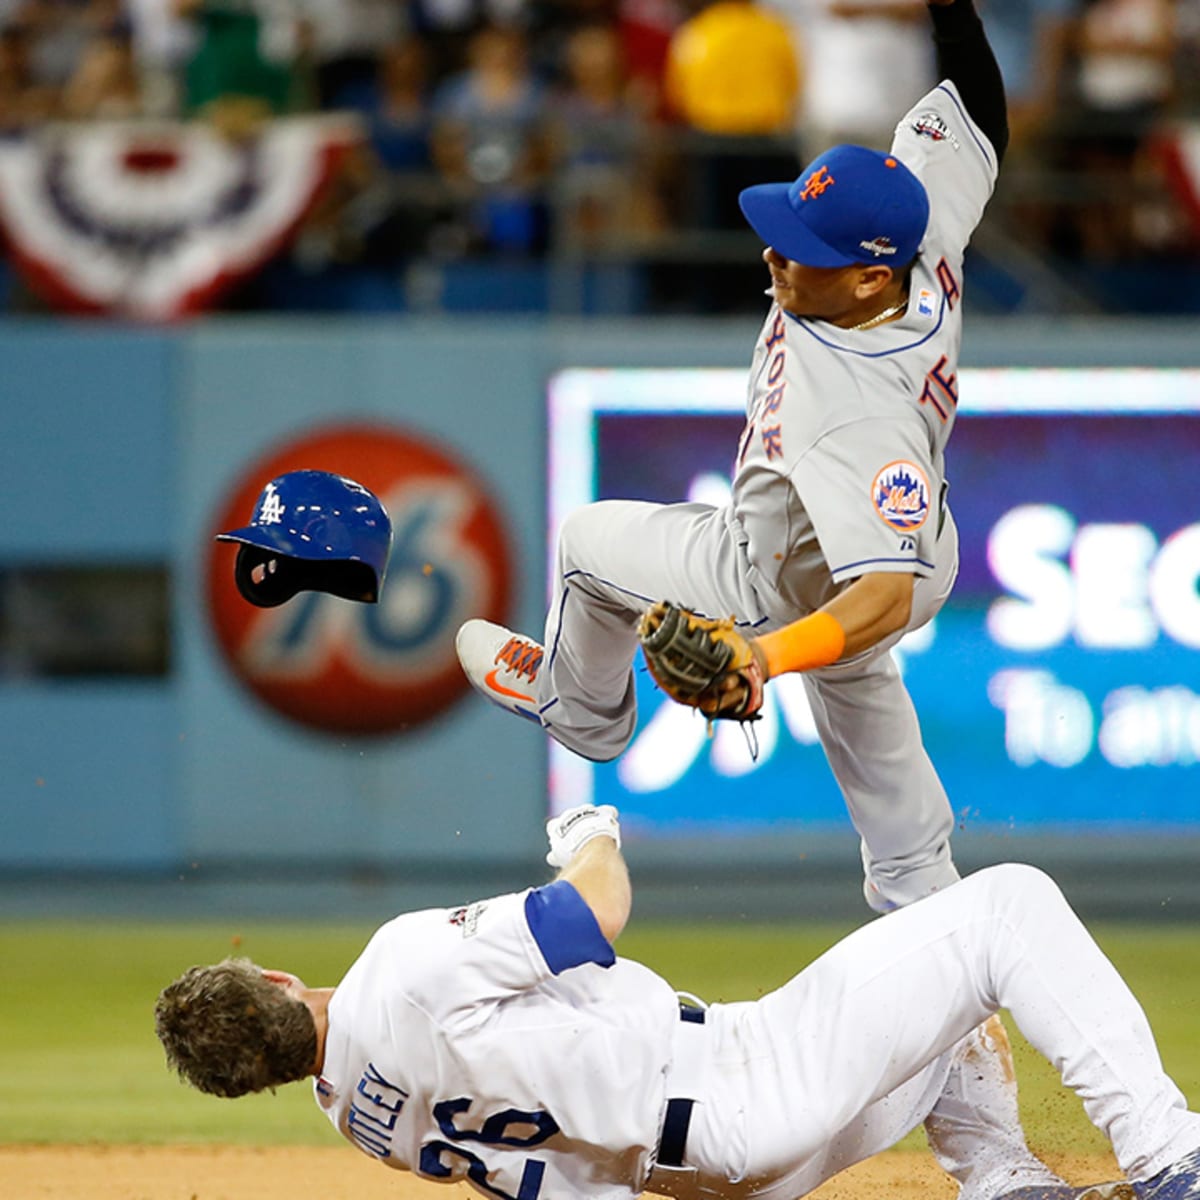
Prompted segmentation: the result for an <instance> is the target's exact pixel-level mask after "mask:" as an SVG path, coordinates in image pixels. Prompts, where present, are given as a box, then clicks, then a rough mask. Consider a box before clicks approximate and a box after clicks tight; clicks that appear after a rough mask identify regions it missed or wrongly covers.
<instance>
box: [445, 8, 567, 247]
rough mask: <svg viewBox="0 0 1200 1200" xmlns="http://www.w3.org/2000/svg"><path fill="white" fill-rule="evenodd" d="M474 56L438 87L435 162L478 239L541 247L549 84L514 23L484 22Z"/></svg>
mask: <svg viewBox="0 0 1200 1200" xmlns="http://www.w3.org/2000/svg"><path fill="white" fill-rule="evenodd" d="M468 60H469V65H468V67H467V68H466V69H465V70H464V71H461V72H458V73H456V74H454V75H452V76H451V77H450V78H449V79H447V80H446V81H445V82H444V83H443V84H442V85H441V86H440V87H439V88H438V90H437V91H436V92H435V94H434V98H433V127H432V141H431V145H432V149H433V158H434V163H435V165H436V166H437V168H438V170H439V172H440V173H441V175H442V177H443V179H444V180H445V181H446V182H447V183H448V184H449V185H450V187H451V188H452V189H453V190H454V192H455V193H456V194H457V196H458V197H459V198H460V200H461V201H462V202H463V204H464V206H465V209H466V212H467V214H468V220H469V223H470V227H471V233H472V235H473V240H474V242H475V243H476V244H477V245H479V246H480V247H481V248H486V249H489V250H500V251H507V252H515V253H521V254H524V253H530V252H535V251H538V250H540V249H542V248H543V246H544V243H545V236H546V208H545V187H546V182H547V176H548V172H549V167H550V153H549V151H550V139H549V113H548V109H547V103H546V90H545V88H544V86H543V84H542V82H541V81H540V80H539V79H538V78H537V77H536V76H535V75H534V74H533V72H532V71H531V69H530V67H529V58H528V50H527V46H526V40H525V36H524V34H523V33H522V32H521V31H520V30H519V29H516V28H514V27H501V26H494V25H493V26H487V27H485V28H483V29H481V30H480V31H479V32H478V33H476V34H475V35H474V37H473V38H472V39H471V42H470V46H469V50H468Z"/></svg>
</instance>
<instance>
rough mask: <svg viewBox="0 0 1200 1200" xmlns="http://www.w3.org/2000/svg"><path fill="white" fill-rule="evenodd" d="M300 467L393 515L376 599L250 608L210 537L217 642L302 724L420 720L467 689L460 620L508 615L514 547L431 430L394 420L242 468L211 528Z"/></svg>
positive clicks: (372, 727) (344, 431)
mask: <svg viewBox="0 0 1200 1200" xmlns="http://www.w3.org/2000/svg"><path fill="white" fill-rule="evenodd" d="M308 469H312V470H314V471H329V472H334V473H336V474H338V475H344V476H346V477H349V478H352V479H354V480H357V481H358V482H359V483H361V484H362V485H363V487H365V488H369V489H370V491H371V492H373V493H374V494H375V495H376V496H377V497H378V498H379V500H380V501H381V502H382V503H383V506H384V507H385V508H386V510H387V512H388V514H389V515H390V517H391V523H392V546H391V555H390V558H389V559H388V563H387V573H386V577H385V578H384V582H383V586H382V589H381V590H380V592H379V597H378V602H377V603H375V604H360V603H354V602H353V601H352V600H347V599H342V598H340V597H339V596H337V595H330V594H328V593H327V592H322V591H316V590H312V591H309V590H305V591H299V592H297V593H296V594H295V595H294V596H292V597H291V598H290V599H288V600H286V601H285V602H284V603H280V604H278V605H276V606H274V607H269V608H260V607H255V606H254V605H253V604H249V603H247V601H246V600H245V599H244V598H243V596H242V595H241V594H240V593H239V591H238V587H237V584H236V582H235V578H234V560H235V557H236V553H237V547H236V546H235V545H233V544H231V543H228V542H223V541H222V542H218V541H214V540H212V538H210V539H209V546H210V550H209V558H208V565H207V576H208V578H207V585H208V600H209V611H210V615H211V618H212V626H213V631H214V633H215V636H216V642H217V646H218V648H219V650H220V652H221V654H222V656H223V657H224V659H225V662H226V664H227V665H228V667H229V669H230V671H231V672H232V673H233V675H234V676H235V677H236V678H237V680H238V681H239V683H241V684H242V685H243V686H244V687H245V688H247V689H248V690H249V691H250V692H251V693H253V694H254V695H255V696H256V697H257V698H258V699H259V700H260V701H262V702H263V703H264V704H266V705H267V706H268V707H269V708H271V709H272V710H274V711H275V712H276V713H277V714H279V715H281V716H283V717H286V718H288V719H289V720H292V721H295V722H298V723H299V724H301V725H304V726H307V727H308V728H311V729H317V730H320V731H322V732H326V733H331V734H362V735H380V734H389V733H396V732H399V731H401V730H403V729H405V728H407V727H409V726H414V725H418V724H420V723H421V722H423V721H427V720H428V719H429V718H430V717H433V716H435V715H436V714H438V713H439V712H441V711H442V710H444V709H445V708H447V707H448V706H449V705H450V704H452V703H453V702H454V701H455V700H456V699H458V697H459V696H460V695H463V694H465V693H466V692H468V691H469V690H470V686H469V684H468V683H467V680H466V678H465V677H464V676H463V674H462V670H461V669H460V667H459V665H458V658H457V656H456V655H455V652H454V635H455V633H456V631H457V630H458V627H459V625H461V624H462V622H463V621H465V620H467V619H468V618H470V617H477V616H483V617H486V618H488V619H489V620H492V621H498V622H503V621H504V620H505V619H506V618H507V616H508V606H509V599H510V591H511V564H512V552H511V549H510V545H509V540H508V537H507V535H506V533H505V530H504V527H503V524H502V521H501V517H500V513H499V510H498V507H497V505H496V504H495V502H494V501H493V500H492V498H491V497H490V496H489V495H488V493H487V491H486V489H485V487H484V485H483V483H482V482H481V481H480V479H479V477H478V476H477V475H476V474H475V472H474V471H473V470H472V469H471V468H470V467H469V466H468V465H467V464H465V463H463V462H461V461H460V460H459V459H458V458H457V457H456V456H455V455H454V454H453V452H452V451H451V450H449V449H447V448H446V447H444V446H441V445H439V444H437V443H436V442H434V441H432V440H431V439H430V438H428V437H426V436H424V435H422V434H418V433H415V432H413V431H412V430H409V429H403V428H399V427H396V426H394V425H390V424H389V425H382V424H380V425H376V424H338V425H335V426H323V427H321V428H319V429H316V430H313V431H310V432H309V433H307V434H303V435H301V436H299V437H297V438H296V439H295V440H293V441H289V442H287V443H286V444H282V445H280V446H278V447H276V448H274V449H273V450H272V451H270V452H269V453H268V454H267V455H265V456H264V457H262V458H260V459H259V460H257V461H256V462H253V463H250V464H248V465H247V466H246V467H245V468H244V469H243V470H241V471H240V472H239V473H238V476H237V478H236V479H235V480H233V481H232V483H231V485H230V486H229V487H228V488H227V489H226V490H225V491H224V492H223V494H222V500H221V505H220V508H219V511H217V512H215V513H214V514H213V519H212V522H211V526H210V530H211V533H212V534H214V535H215V534H216V533H218V532H220V531H222V530H228V529H231V528H235V527H237V526H242V525H245V524H246V523H247V521H249V520H250V519H251V517H252V516H254V515H255V514H256V511H257V505H258V502H259V499H260V494H261V492H262V489H263V485H264V484H265V483H266V482H267V481H268V480H272V479H275V478H277V477H278V476H280V475H283V474H285V473H286V472H290V471H304V470H308Z"/></svg>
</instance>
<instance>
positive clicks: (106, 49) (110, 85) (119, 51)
mask: <svg viewBox="0 0 1200 1200" xmlns="http://www.w3.org/2000/svg"><path fill="white" fill-rule="evenodd" d="M144 112H145V110H144V106H143V101H142V85H141V78H140V75H139V73H138V68H137V61H136V59H135V58H134V53H133V41H132V38H131V36H130V30H129V27H128V26H127V25H126V24H125V23H124V22H120V23H117V24H114V25H113V26H112V27H111V28H109V29H105V30H102V31H101V32H99V33H97V34H96V35H95V36H94V37H93V38H92V40H91V41H90V42H89V43H88V44H87V45H86V46H85V47H84V48H83V52H82V54H81V55H80V58H79V63H78V65H77V66H76V68H75V71H74V73H73V74H72V75H71V77H70V79H68V80H67V84H66V86H65V87H64V88H63V92H62V115H63V116H64V117H65V118H66V119H67V120H69V121H89V120H105V121H121V120H128V119H130V118H133V117H140V116H143V115H144Z"/></svg>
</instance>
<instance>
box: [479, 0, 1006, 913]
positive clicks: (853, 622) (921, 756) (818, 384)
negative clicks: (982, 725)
mask: <svg viewBox="0 0 1200 1200" xmlns="http://www.w3.org/2000/svg"><path fill="white" fill-rule="evenodd" d="M930 13H931V15H932V20H933V25H934V38H935V42H936V45H937V48H938V55H939V64H940V68H941V72H942V75H943V76H944V78H943V81H942V82H941V83H939V84H938V86H937V87H936V88H934V89H933V91H931V92H929V94H928V95H926V96H923V97H922V98H921V99H920V100H918V101H917V103H916V104H915V105H914V106H913V107H912V109H910V110H909V112H908V113H906V114H905V115H904V117H903V118H902V119H901V121H900V123H899V125H898V126H897V129H896V135H895V140H894V142H893V145H892V149H891V152H890V153H887V154H881V153H879V152H877V151H874V150H868V149H865V148H863V147H858V146H835V147H834V148H832V149H831V150H829V151H827V152H826V153H825V154H823V155H821V156H820V157H818V158H817V159H816V160H814V162H812V163H811V164H809V166H808V167H807V168H806V169H805V170H804V171H803V172H802V173H801V175H800V177H799V178H798V179H797V180H795V181H794V182H793V183H791V184H782V183H780V184H765V185H761V186H758V187H752V188H748V189H747V190H746V191H744V192H743V193H742V195H741V204H742V208H743V211H744V212H745V214H746V216H747V218H748V220H749V222H750V224H751V225H752V226H753V227H754V228H755V230H756V231H757V232H758V233H759V234H760V236H761V237H762V238H763V240H764V241H765V242H766V243H767V249H766V250H765V251H764V253H763V259H764V261H765V263H766V265H767V268H768V270H769V273H770V281H771V288H770V293H771V296H772V299H773V303H772V305H771V308H770V311H769V312H768V314H767V319H766V322H765V324H764V325H763V328H762V332H761V334H760V336H759V339H758V342H757V344H756V346H755V350H754V357H753V362H752V365H751V370H750V379H749V387H748V395H747V417H746V426H745V432H744V434H743V436H742V439H741V444H740V446H739V448H738V452H737V458H736V468H735V475H734V480H733V492H732V500H731V502H730V503H729V504H728V506H726V507H721V508H714V507H711V506H708V505H702V504H691V503H687V504H673V505H656V504H648V503H642V502H630V501H602V502H599V503H596V504H592V505H588V506H585V507H583V508H580V509H578V510H576V511H575V512H574V513H572V514H571V515H570V516H569V517H568V518H567V519H566V521H565V522H564V523H563V526H562V528H561V530H560V533H559V542H558V557H557V570H556V574H555V577H554V580H553V597H552V602H551V605H550V611H549V615H548V617H547V621H546V627H545V636H544V642H543V643H538V642H535V641H533V640H532V639H529V638H525V637H522V636H520V635H517V634H514V633H513V632H512V631H510V630H507V629H504V628H503V627H501V626H498V625H494V624H491V623H489V622H486V621H480V620H473V621H468V622H467V623H466V624H465V625H464V626H463V627H462V629H461V630H460V631H459V635H458V653H459V659H460V661H461V663H462V666H463V668H464V671H465V673H466V674H467V676H468V677H469V679H470V680H471V682H472V684H473V685H474V686H475V687H476V688H477V689H478V690H479V691H480V692H482V693H483V694H484V695H485V696H487V697H488V698H489V699H490V700H492V701H494V702H495V703H497V704H498V705H500V706H501V707H503V708H505V709H506V710H507V711H509V712H512V713H515V714H517V715H519V716H523V717H526V718H528V719H530V720H532V721H535V722H537V723H538V724H540V725H541V726H543V727H544V728H545V729H546V731H547V732H548V733H549V734H550V735H551V736H552V737H554V738H556V739H557V740H558V741H559V742H561V743H562V744H563V745H565V746H567V747H568V748H569V749H571V750H573V751H576V752H577V753H579V754H581V755H583V756H585V757H587V758H590V759H593V760H598V761H603V760H608V759H611V758H614V757H616V756H617V755H619V754H620V753H621V751H622V750H623V749H624V748H625V746H626V745H627V744H628V742H629V740H630V739H631V738H632V736H633V733H634V728H635V724H636V718H637V714H636V711H635V692H634V678H633V671H632V663H633V659H634V656H635V653H636V649H637V622H638V619H639V616H640V615H641V614H642V613H643V612H644V611H645V609H646V607H647V605H648V604H651V603H653V602H654V601H657V600H661V599H670V600H674V601H676V602H678V603H680V604H683V605H686V606H687V607H688V608H689V609H691V610H693V611H696V612H699V613H701V614H704V615H707V616H710V617H727V616H729V615H731V614H732V615H733V616H734V617H735V619H736V621H737V623H738V626H739V628H742V629H745V630H747V631H748V632H751V633H753V634H755V635H758V636H757V639H756V640H757V644H758V646H759V647H760V649H761V650H762V652H763V655H762V657H763V659H764V662H765V665H766V669H767V673H768V674H769V675H776V674H779V673H780V672H783V671H804V672H805V674H804V676H803V678H804V681H805V685H806V688H807V692H808V696H809V700H810V702H811V706H812V710H813V714H814V717H815V719H816V723H817V729H818V732H819V734H820V738H821V743H822V745H823V747H824V749H825V753H826V756H827V758H828V760H829V763H830V766H831V767H832V769H833V772H834V775H835V776H836V778H837V781H838V784H839V786H840V788H841V791H842V794H843V796H844V797H845V800H846V804H847V806H848V809H849V813H850V817H851V819H852V821H853V822H854V825H855V828H856V829H857V831H858V833H859V835H860V838H861V844H862V852H863V861H864V866H865V875H866V883H865V892H866V897H867V901H868V903H869V904H870V905H871V906H872V907H873V908H875V909H877V910H879V911H887V910H890V909H892V908H894V907H897V906H899V905H903V904H906V903H908V902H909V901H911V900H915V899H917V898H919V897H921V896H925V895H927V894H928V893H930V892H933V891H936V890H938V889H939V888H943V887H945V886H947V885H948V884H950V883H953V882H954V880H955V879H957V877H958V876H957V871H956V870H955V867H954V864H953V861H952V858H951V853H950V847H949V839H950V835H951V830H952V828H953V824H954V821H953V814H952V810H951V807H950V804H949V801H948V799H947V796H946V793H945V790H944V789H943V787H942V785H941V782H940V781H939V779H938V776H937V773H936V772H935V770H934V768H933V766H932V764H931V763H930V761H929V758H928V756H927V755H926V753H925V750H924V747H923V745H922V740H921V734H920V729H919V726H918V722H917V717H916V713H915V712H914V709H913V705H912V702H911V700H910V698H909V695H908V692H907V690H906V688H905V686H904V683H903V681H902V680H901V678H900V675H899V672H898V670H897V667H896V665H895V662H894V661H893V659H892V656H891V655H890V653H889V650H890V648H891V647H892V646H893V645H895V643H896V642H897V641H898V640H899V639H900V638H901V637H902V636H903V635H904V634H905V633H907V632H908V631H910V630H913V629H916V628H918V627H919V626H921V625H923V624H924V623H925V622H927V621H928V620H929V619H930V618H931V617H932V616H933V615H934V614H935V613H936V612H937V611H938V609H939V608H940V607H941V605H942V604H943V602H944V601H945V599H946V597H947V596H948V594H949V592H950V590H951V587H952V585H953V583H954V579H955V574H956V571H957V566H958V547H957V533H956V530H955V526H954V521H953V518H952V517H951V515H950V510H949V508H948V507H947V505H946V495H945V493H946V483H945V466H944V462H943V453H944V449H945V445H946V441H947V439H948V438H949V436H950V431H951V429H952V428H953V426H954V417H955V409H956V404H957V396H958V385H957V370H958V368H957V361H958V350H959V342H960V338H961V331H962V263H963V253H964V249H965V247H966V244H967V241H968V239H969V238H970V236H971V232H972V230H973V229H974V228H975V226H976V224H977V223H978V221H979V219H980V216H981V215H982V213H983V210H984V206H985V204H986V203H987V200H988V198H989V196H990V195H991V192H992V188H993V185H994V183H995V179H996V173H997V170H998V165H999V160H1000V156H1001V155H1002V153H1003V150H1004V146H1005V143H1006V140H1007V124H1006V120H1005V108H1004V88H1003V83H1002V81H1001V79H1000V73H999V70H998V68H997V66H996V62H995V58H994V56H993V55H992V53H991V49H990V47H989V46H988V43H987V39H986V36H985V34H984V30H983V26H982V24H981V22H980V20H979V18H978V16H977V15H976V13H975V11H974V9H973V8H972V5H971V0H931V3H930Z"/></svg>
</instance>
